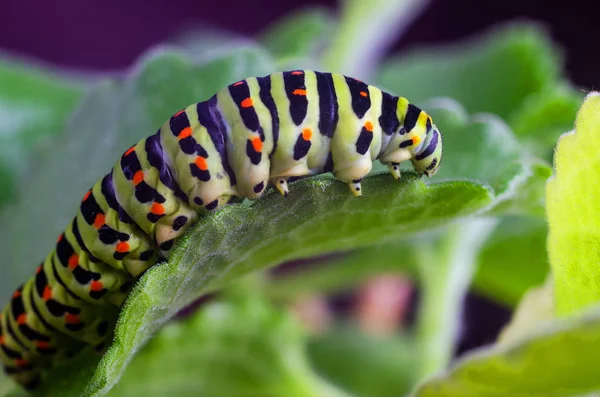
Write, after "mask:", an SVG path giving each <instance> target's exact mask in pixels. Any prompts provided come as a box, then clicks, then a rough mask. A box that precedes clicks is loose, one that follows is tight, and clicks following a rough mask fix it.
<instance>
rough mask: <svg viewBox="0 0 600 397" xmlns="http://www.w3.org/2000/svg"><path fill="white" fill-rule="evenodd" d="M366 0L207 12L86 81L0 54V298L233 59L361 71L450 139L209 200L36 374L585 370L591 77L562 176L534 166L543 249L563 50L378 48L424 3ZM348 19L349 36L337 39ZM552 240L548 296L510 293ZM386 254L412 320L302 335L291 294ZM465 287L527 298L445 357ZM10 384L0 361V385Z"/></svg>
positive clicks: (396, 375)
mask: <svg viewBox="0 0 600 397" xmlns="http://www.w3.org/2000/svg"><path fill="white" fill-rule="evenodd" d="M372 3H373V4H371V3H368V2H364V1H360V0H347V1H346V2H344V3H343V6H342V7H343V8H342V10H341V12H340V13H339V16H336V14H335V13H334V12H332V10H327V9H323V8H314V9H303V10H298V12H296V13H293V14H292V15H290V16H287V17H286V18H284V19H282V20H281V21H276V22H275V23H274V24H273V25H272V26H270V27H267V28H266V29H265V30H264V31H263V32H262V34H260V35H259V38H258V39H257V40H256V41H252V40H249V39H247V38H246V39H243V40H240V38H239V37H235V36H234V35H229V34H225V33H223V34H220V33H218V32H208V31H203V32H201V33H198V34H194V35H191V36H188V37H187V38H186V41H185V43H180V44H179V45H173V46H161V47H157V48H155V49H153V50H151V51H150V52H149V53H147V54H145V55H144V56H143V57H142V58H141V59H140V60H139V61H138V62H137V63H136V64H135V65H134V66H133V67H132V69H131V70H130V71H128V72H127V73H126V74H124V75H123V76H122V77H120V78H111V79H106V80H104V81H100V82H96V83H92V82H88V81H86V80H85V79H75V77H73V78H72V79H71V78H69V77H68V76H69V75H68V74H63V75H61V77H57V76H58V74H56V73H53V72H51V71H49V70H46V69H45V68H43V67H35V68H34V67H28V68H27V69H24V70H20V69H18V68H17V67H16V66H15V65H16V64H17V63H16V62H15V61H11V60H8V57H5V58H6V59H7V60H5V61H4V62H3V63H2V64H0V83H6V84H0V87H2V88H0V114H2V115H7V116H6V117H2V119H3V120H5V121H7V123H5V124H2V125H0V141H1V143H2V144H1V145H0V206H2V208H1V209H2V211H1V213H0V222H1V223H2V225H3V228H2V231H0V233H1V235H0V249H1V250H2V252H4V253H5V255H8V257H7V258H6V259H5V261H4V262H3V263H4V264H3V265H2V268H1V274H2V276H1V277H0V293H1V295H0V302H2V303H5V302H6V299H7V298H8V297H9V296H10V294H11V291H12V289H13V288H14V287H16V286H17V285H18V284H19V283H20V282H22V281H23V280H24V279H25V278H26V277H28V276H29V275H31V274H32V272H33V270H34V268H35V265H36V264H37V263H38V261H39V259H40V258H42V257H43V255H44V254H45V253H46V252H47V251H48V250H49V249H50V248H51V244H52V242H53V241H54V240H55V237H56V235H58V233H59V232H60V231H61V229H62V228H64V226H65V225H66V224H67V222H68V221H69V220H70V218H71V217H72V216H73V209H74V208H76V205H77V202H78V200H80V198H81V196H82V194H83V192H85V191H86V190H87V188H88V187H89V186H90V185H91V184H92V183H93V182H95V180H96V179H97V178H98V177H99V176H100V175H102V173H104V172H106V171H107V170H108V169H109V168H110V167H111V166H112V164H113V163H114V162H115V161H116V160H117V158H118V156H119V154H120V153H122V152H123V151H124V150H125V149H127V148H128V147H129V146H130V145H131V144H132V143H134V142H136V141H137V140H139V139H140V138H142V137H144V136H146V135H148V134H149V133H151V132H152V131H154V130H155V129H156V128H157V126H159V125H160V124H161V123H162V122H163V121H164V120H165V119H166V118H167V117H169V115H171V114H172V113H174V112H175V111H177V110H179V109H180V108H181V107H183V106H185V105H187V104H189V103H192V102H196V101H201V100H204V99H207V98H208V97H209V96H210V95H212V94H213V93H214V92H215V91H217V90H218V89H220V88H221V87H223V86H225V85H227V84H229V83H231V82H233V81H236V80H238V79H242V78H245V77H248V76H253V75H265V74H268V73H270V72H273V71H275V70H280V69H283V68H285V69H289V68H301V67H302V68H304V67H310V68H314V69H317V70H324V69H328V70H333V69H335V71H342V72H346V73H348V71H352V72H356V73H352V74H354V75H355V76H356V77H362V76H369V75H370V76H371V78H370V79H369V81H370V82H372V83H377V84H378V85H380V86H381V87H382V88H385V89H388V90H389V91H391V92H393V93H395V94H398V95H402V96H405V97H407V98H408V99H409V100H411V101H412V102H416V103H417V104H418V105H419V106H422V107H423V108H425V109H426V110H427V111H428V112H429V113H431V115H432V116H433V118H434V120H435V121H436V124H437V125H438V127H440V129H441V130H442V131H443V134H444V143H445V152H444V159H443V162H442V167H441V169H440V172H439V173H438V174H437V175H436V176H435V177H434V178H432V179H419V178H416V177H415V175H414V173H412V172H411V171H404V172H403V178H402V180H401V181H400V182H397V181H394V180H393V179H392V178H391V176H390V175H389V174H387V172H386V171H385V167H382V166H381V165H379V166H377V167H375V168H374V170H373V172H372V174H371V175H369V176H368V177H367V178H365V180H364V182H363V186H364V192H365V194H364V196H363V197H361V198H360V199H355V198H354V197H353V196H352V195H351V194H349V192H348V189H347V187H346V186H345V185H344V184H342V183H341V182H339V181H335V180H334V179H332V178H331V177H330V176H319V177H315V178H309V179H306V180H302V181H298V182H295V183H293V184H292V185H291V194H290V196H289V197H288V198H283V197H280V196H279V195H278V194H277V193H275V192H269V193H268V194H267V195H266V197H264V198H262V199H261V200H258V201H256V202H254V203H249V204H250V205H237V206H235V205H232V206H228V207H225V208H223V209H222V210H220V211H218V212H216V213H213V214H211V215H209V216H206V217H204V218H202V219H201V220H200V221H199V222H198V223H197V224H196V225H195V226H194V227H193V228H192V230H190V232H189V233H187V235H186V236H185V238H184V239H183V240H182V241H180V242H179V244H178V245H177V246H176V248H175V253H174V255H173V256H172V257H171V258H170V259H169V261H168V262H165V263H161V264H160V265H158V266H155V267H153V268H152V269H151V270H150V271H148V272H147V273H146V274H145V275H144V276H143V277H142V279H141V280H140V281H139V282H138V283H137V284H136V286H135V288H134V291H133V292H132V294H131V296H130V298H129V299H128V301H127V302H126V305H125V306H124V308H123V311H122V313H121V315H120V318H119V322H118V325H117V327H116V329H115V332H114V341H113V343H112V345H111V347H110V348H109V350H108V352H107V353H106V354H105V355H104V356H102V357H100V356H97V355H94V354H93V353H91V352H89V351H86V352H84V353H83V354H82V355H81V356H80V357H78V358H76V360H75V361H70V362H65V363H62V364H60V365H58V366H56V367H55V368H54V369H53V370H52V371H51V374H50V376H49V378H48V379H47V381H46V382H45V384H44V386H43V389H42V390H40V391H38V392H37V393H36V394H37V395H46V396H59V395H60V396H71V395H72V396H79V395H84V396H98V397H99V396H103V395H111V396H119V395H133V394H149V395H150V394H151V395H156V396H160V395H173V394H177V395H182V396H185V395H204V396H223V395H227V396H233V397H235V396H274V397H275V396H281V395H286V396H293V397H295V396H298V397H304V396H307V397H308V396H325V397H328V396H360V397H385V396H397V395H399V393H403V394H405V395H406V394H410V393H412V394H413V395H414V396H430V395H431V396H434V395H435V396H477V395H482V394H485V395H528V396H547V395H548V396H570V395H577V394H582V393H589V392H593V391H598V390H600V387H599V386H600V385H599V384H598V381H597V377H596V376H595V374H594V372H593V369H594V368H595V367H594V364H593V363H594V362H596V361H597V360H598V356H599V355H600V346H598V340H600V338H598V335H599V332H600V330H599V329H598V324H599V323H598V319H599V318H600V317H599V315H598V308H596V307H592V308H589V309H587V310H586V311H585V312H584V311H583V310H584V309H583V308H584V307H586V308H587V306H589V305H594V304H595V303H596V301H597V300H598V299H597V292H598V291H597V288H594V287H596V285H595V281H594V280H595V279H596V278H597V276H596V273H595V272H594V270H593V264H595V263H597V262H598V261H597V260H596V259H595V258H596V256H597V254H595V250H594V248H595V247H597V246H598V244H596V243H595V241H594V240H593V239H594V235H593V234H592V235H590V234H589V232H588V231H589V230H590V227H591V226H590V224H592V225H593V221H594V220H595V218H594V214H595V212H594V210H593V208H594V207H592V205H593V204H591V203H593V202H594V201H593V199H594V198H595V196H597V195H595V194H594V192H595V190H592V189H589V187H590V186H591V185H590V183H589V181H590V180H594V179H596V178H594V176H595V175H594V174H593V173H595V172H596V168H597V167H596V165H595V163H594V161H595V158H596V156H595V155H594V153H596V152H598V151H594V149H595V146H594V145H593V144H589V143H590V142H592V143H593V142H596V140H594V138H593V137H592V135H591V134H593V132H594V131H595V129H596V127H595V126H596V125H597V124H598V122H597V121H596V117H598V116H597V115H598V114H599V112H598V109H597V105H595V104H596V101H597V100H598V99H597V98H598V97H597V96H590V97H588V99H587V101H586V104H584V107H583V110H582V111H581V112H580V113H579V118H578V121H577V132H576V133H575V134H571V135H567V136H566V137H564V138H562V139H561V140H560V144H559V149H558V154H557V164H556V165H557V177H556V179H554V180H553V181H552V182H551V183H550V185H549V187H548V198H549V200H548V221H549V222H550V227H551V231H552V233H551V234H550V239H549V240H548V241H549V254H550V255H549V256H548V254H547V253H546V244H547V233H548V231H547V226H546V225H547V222H546V219H545V218H544V216H545V211H546V197H545V193H546V190H545V187H546V181H547V179H548V177H550V176H551V174H552V168H551V165H550V156H551V153H552V152H553V149H554V145H555V143H556V141H557V139H558V137H559V135H560V134H562V133H563V132H565V131H567V130H570V129H571V128H572V125H573V120H574V118H575V114H576V111H577V109H578V108H579V106H580V103H581V100H582V99H583V98H582V95H581V94H580V93H579V92H578V91H577V90H576V89H575V88H574V87H573V86H572V85H571V84H570V83H569V82H568V81H567V80H566V78H565V77H564V76H563V74H562V60H561V56H560V54H559V51H558V49H557V48H556V47H555V45H554V44H553V43H552V41H551V40H550V39H549V37H548V35H547V34H546V32H545V31H544V30H543V29H541V28H540V27H539V26H537V25H535V24H509V25H507V26H504V27H501V28H497V29H495V30H492V31H489V32H484V33H482V34H481V37H476V38H474V39H470V40H468V41H465V42H462V43H456V44H453V45H450V46H446V47H438V48H419V49H416V50H414V51H412V52H410V53H403V54H397V55H394V56H392V57H387V58H384V59H382V58H383V57H384V54H385V53H384V51H382V50H381V49H382V48H386V46H387V45H389V43H390V42H391V40H392V39H393V38H394V36H393V35H394V34H397V33H398V32H400V33H401V32H402V30H403V27H405V26H406V24H407V23H408V22H409V21H410V20H412V19H414V17H415V16H416V15H417V14H416V12H418V10H419V9H420V8H422V7H423V6H424V4H425V3H426V2H418V1H409V0H405V1H403V2H397V1H392V0H377V1H376V2H372ZM366 16H368V18H369V20H370V21H371V22H370V26H371V28H369V29H367V30H366V31H365V30H361V29H359V28H362V27H364V26H363V25H364V24H363V21H364V20H365V18H366ZM372 27H376V29H374V28H372ZM386 27H394V29H391V28H389V29H388V28H386ZM356 32H361V37H356V39H353V40H349V39H348V35H352V34H353V35H355V36H356ZM358 55H360V56H361V57H360V59H358V58H357V56H358ZM65 76H67V77H65ZM25 115H26V116H27V117H25ZM582 158H583V159H586V161H588V162H587V163H583V165H584V166H583V169H585V172H580V171H581V168H582V163H581V161H582ZM32 159H35V161H33V160H32ZM83 164H85V165H86V167H81V166H79V165H83ZM586 164H587V165H586ZM57 192H60V194H57ZM9 199H11V201H10V202H9ZM573 220H576V221H575V222H573ZM586 222H587V223H586ZM586 233H587V234H586ZM581 236H588V237H589V238H587V237H586V238H582V237H581ZM32 241H35V244H32V243H31V242H32ZM575 243H576V244H577V245H574V244H575ZM573 247H577V249H575V250H574V249H572V248H573ZM332 252H335V253H338V255H336V256H335V259H333V260H330V261H329V262H330V263H328V264H327V265H321V266H305V267H303V268H302V269H300V270H297V271H294V272H290V273H286V274H283V275H279V276H276V277H275V276H273V275H271V274H270V273H266V272H265V270H266V269H269V268H273V267H274V266H276V265H278V264H281V263H283V262H286V261H291V260H297V259H307V258H313V257H315V256H318V255H323V254H328V253H332ZM548 259H550V260H551V264H552V271H553V274H552V276H553V277H549V278H548V281H547V284H546V287H545V288H544V289H543V291H544V294H546V295H544V294H537V293H534V292H535V291H531V292H529V293H527V295H525V293H526V291H528V290H530V289H531V288H532V287H535V286H536V285H539V284H541V283H542V282H543V280H544V279H546V278H547V274H548V270H549V267H548ZM582 268H583V269H584V270H585V271H580V270H581V269H582ZM383 272H386V273H400V274H403V275H408V276H410V277H411V278H412V279H413V280H414V283H415V284H416V285H418V286H419V288H420V293H421V300H420V302H419V306H418V309H417V314H416V324H415V326H414V327H412V328H410V329H406V330H403V331H402V332H401V333H400V334H398V335H394V336H388V337H376V336H373V335H369V334H366V333H365V332H364V331H360V330H358V329H356V327H355V326H354V325H352V324H351V323H343V324H337V326H335V327H333V328H331V329H330V330H329V331H327V333H325V334H321V335H312V336H311V335H308V334H307V333H306V332H305V331H304V330H303V329H302V326H301V325H300V323H299V322H298V321H296V320H295V319H294V318H293V317H292V316H291V315H290V313H289V309H288V308H287V307H288V306H287V305H286V303H289V302H293V301H294V300H295V299H296V298H298V297H301V296H304V295H307V294H315V293H317V294H327V293H332V292H340V291H347V290H349V289H352V288H355V287H357V286H358V285H360V284H361V283H362V282H363V281H364V280H365V279H367V278H369V277H371V276H373V275H376V274H379V273H383ZM249 275H252V276H256V275H260V277H259V278H258V279H255V278H251V279H248V278H247V277H248V276H249ZM248 280H249V281H248ZM554 287H555V289H553V288H554ZM553 290H555V291H556V293H557V295H556V301H557V304H558V306H557V308H558V310H559V313H561V314H567V313H569V314H572V315H571V316H569V317H568V318H563V319H561V320H560V321H558V320H555V319H553V317H552V310H547V309H548V305H549V304H548V303H547V302H554V300H553V299H547V298H548V296H547V294H551V292H552V291H553ZM469 291H475V292H476V293H479V294H483V295H485V296H486V297H487V298H489V299H491V300H493V301H495V302H498V303H501V304H504V305H507V306H509V307H515V306H517V305H518V302H519V300H520V299H521V298H522V297H523V296H526V298H525V299H524V300H523V302H522V303H521V305H520V306H519V308H518V311H517V315H516V316H515V319H514V323H513V324H511V326H510V327H509V328H507V330H506V331H505V332H504V333H503V336H502V338H501V339H500V341H499V343H498V344H495V345H492V346H489V347H487V348H485V349H483V350H481V351H478V352H469V353H467V355H466V356H465V357H462V358H461V359H460V360H459V361H458V362H457V363H455V364H452V363H451V361H452V358H453V357H452V356H453V351H454V349H455V342H456V339H457V336H458V330H459V327H460V318H461V308H462V301H463V299H464V296H465V294H466V293H468V292H469ZM211 292H218V295H217V298H216V299H215V300H213V301H210V302H208V303H206V304H204V305H202V306H201V307H200V308H199V309H198V310H197V311H196V312H195V313H193V314H192V315H191V316H190V317H188V318H186V319H183V320H181V319H179V320H176V321H171V320H172V318H173V317H174V316H175V315H176V314H177V313H178V312H179V311H180V310H181V309H184V308H185V307H186V306H188V305H189V304H191V303H192V302H194V301H196V300H197V299H198V298H199V297H201V296H204V295H206V294H207V293H211ZM540 308H543V309H544V310H543V311H540V310H541V309H540ZM547 312H548V313H550V314H548V313H547ZM536 313H537V314H540V313H543V314H544V315H543V316H542V315H541V314H540V315H539V316H535V315H534V314H536ZM527 319H529V320H530V321H526V320H527ZM531 320H535V321H531ZM566 363H568V365H567V364H566ZM494 393H495V394H494ZM22 394H23V392H22V391H20V390H18V389H14V388H13V387H12V385H11V383H10V381H9V380H8V379H0V395H13V396H16V395H22Z"/></svg>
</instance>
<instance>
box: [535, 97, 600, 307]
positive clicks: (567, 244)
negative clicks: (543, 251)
mask: <svg viewBox="0 0 600 397" xmlns="http://www.w3.org/2000/svg"><path fill="white" fill-rule="evenodd" d="M554 162H555V169H556V176H555V177H554V178H553V179H551V180H550V181H549V182H548V185H547V191H546V192H547V194H546V196H547V197H546V203H547V215H548V225H549V230H550V232H549V236H548V252H549V257H550V265H551V267H552V274H553V278H554V286H555V299H556V312H557V314H558V315H567V314H571V313H573V312H576V311H578V310H581V309H582V308H583V307H585V306H587V305H591V304H595V303H597V302H598V301H600V270H599V268H598V263H600V250H599V249H598V247H600V212H598V208H597V207H598V197H600V184H598V183H597V182H598V180H599V179H600V93H597V92H594V93H591V94H589V95H588V96H587V97H586V99H585V101H584V102H583V105H582V106H581V109H580V110H579V113H578V115H577V120H576V123H575V130H573V131H571V132H570V133H566V134H564V135H563V136H562V137H561V138H560V140H559V141H558V145H557V148H556V153H555V158H554Z"/></svg>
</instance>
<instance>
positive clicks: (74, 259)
mask: <svg viewBox="0 0 600 397" xmlns="http://www.w3.org/2000/svg"><path fill="white" fill-rule="evenodd" d="M77 265H79V256H77V254H73V255H71V256H70V257H69V263H68V267H69V269H70V270H74V269H75V268H76V267H77Z"/></svg>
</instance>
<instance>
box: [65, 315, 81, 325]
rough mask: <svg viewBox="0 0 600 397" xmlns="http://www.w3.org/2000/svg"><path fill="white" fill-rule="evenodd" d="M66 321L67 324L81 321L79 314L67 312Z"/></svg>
mask: <svg viewBox="0 0 600 397" xmlns="http://www.w3.org/2000/svg"><path fill="white" fill-rule="evenodd" d="M65 322H66V323H67V324H78V323H79V322H80V321H79V316H78V315H77V314H71V313H67V314H65Z"/></svg>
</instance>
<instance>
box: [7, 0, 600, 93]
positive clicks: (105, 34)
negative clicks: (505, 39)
mask: <svg viewBox="0 0 600 397" xmlns="http://www.w3.org/2000/svg"><path fill="white" fill-rule="evenodd" d="M7 3H8V4H7ZM149 4H152V6H149ZM313 4H321V5H326V6H329V7H332V8H335V7H336V5H337V1H334V0H321V1H315V0H312V1H304V2H292V1H289V2H288V1H281V0H267V1H247V0H229V1H199V0H168V1H167V0H150V1H147V0H127V1H123V0H105V1H90V0H88V1H81V0H61V1H58V2H42V1H38V0H20V1H12V2H8V1H7V0H4V4H3V6H2V7H1V11H2V12H1V14H2V18H1V20H0V48H4V49H8V50H14V51H17V52H19V53H21V54H24V55H30V56H34V57H38V58H40V59H42V60H45V61H49V62H51V63H56V64H58V65H68V66H75V67H84V68H90V69H95V70H103V69H115V68H121V67H126V66H129V65H130V64H131V63H132V62H133V61H134V60H135V58H136V57H138V56H139V55H140V54H141V53H142V52H143V51H144V50H146V49H147V48H148V47H150V46H152V45H153V44H155V43H157V42H161V41H164V40H167V39H169V38H170V37H172V35H174V34H176V33H178V32H179V31H180V30H181V29H183V28H185V27H187V26H202V25H206V24H209V25H211V26H216V27H221V28H225V29H228V30H231V31H234V32H237V33H241V34H246V35H254V34H255V33H257V32H258V31H260V29H262V28H263V27H265V26H266V25H268V24H269V23H270V22H272V21H274V20H276V19H277V18H279V17H280V16H282V15H284V14H285V13H287V12H289V11H291V10H292V9H294V8H297V7H301V6H310V5H313ZM593 4H594V3H592V1H591V0H571V1H569V2H565V1H554V0H549V1H540V0H503V1H481V0H433V1H432V3H431V6H430V7H429V9H428V10H427V11H425V12H424V13H423V14H422V15H421V16H420V18H419V19H418V20H417V21H416V22H415V23H414V24H413V26H412V27H411V29H410V30H409V32H408V33H407V34H406V35H405V36H404V37H403V38H402V39H401V40H398V41H397V42H396V45H395V49H396V50H403V49H406V48H408V47H410V46H414V45H417V44H422V43H440V42H449V41H453V40H455V39H457V38H462V37H465V36H468V35H470V34H473V33H477V32H478V31H480V30H481V29H484V28H486V27H489V26H490V25H491V24H494V23H496V22H500V21H506V20H511V19H514V18H515V17H528V18H531V19H535V20H539V21H544V22H546V23H547V26H548V28H549V30H550V32H551V33H552V36H553V37H554V39H555V40H556V41H558V42H559V43H560V44H561V45H562V46H563V47H564V48H565V49H567V51H566V55H567V61H568V63H567V66H568V72H569V75H570V76H571V77H572V78H573V80H574V81H575V82H577V83H579V84H581V85H584V86H586V87H587V88H591V87H592V86H594V85H595V84H596V77H595V74H596V73H597V71H598V70H600V52H598V51H595V49H596V48H597V45H596V43H594V42H593V41H592V37H594V36H595V37H597V26H598V25H597V17H596V14H595V13H594V12H591V10H594V7H593ZM586 5H587V6H588V7H589V8H591V10H589V9H588V10H586V9H584V7H586Z"/></svg>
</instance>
